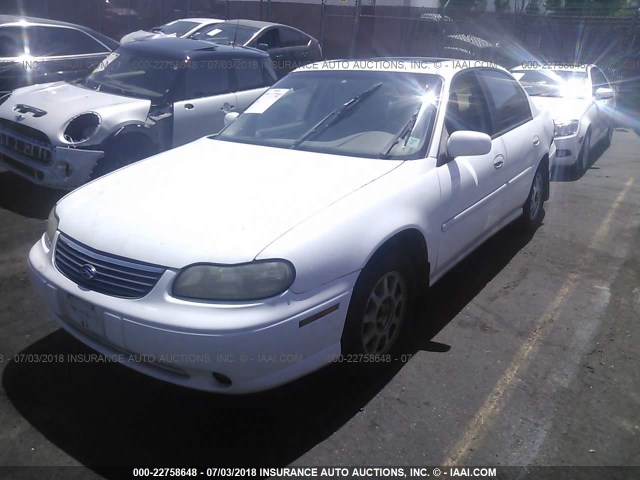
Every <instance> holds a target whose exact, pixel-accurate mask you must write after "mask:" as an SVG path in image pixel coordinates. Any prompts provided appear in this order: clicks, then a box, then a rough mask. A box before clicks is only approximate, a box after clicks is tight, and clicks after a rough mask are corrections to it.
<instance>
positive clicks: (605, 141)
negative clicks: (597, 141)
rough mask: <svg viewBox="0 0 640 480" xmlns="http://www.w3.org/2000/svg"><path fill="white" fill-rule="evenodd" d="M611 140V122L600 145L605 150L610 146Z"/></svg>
mask: <svg viewBox="0 0 640 480" xmlns="http://www.w3.org/2000/svg"><path fill="white" fill-rule="evenodd" d="M612 139H613V120H612V121H611V123H610V124H609V128H608V129H607V134H606V135H605V137H604V139H603V140H602V144H603V145H604V147H605V148H609V146H610V145H611V140H612Z"/></svg>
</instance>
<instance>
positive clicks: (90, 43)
mask: <svg viewBox="0 0 640 480" xmlns="http://www.w3.org/2000/svg"><path fill="white" fill-rule="evenodd" d="M28 31H29V33H28V36H29V40H30V45H29V46H30V54H31V55H33V56H58V55H64V56H66V55H86V54H92V53H107V52H108V51H109V50H108V49H107V48H106V47H105V46H104V45H102V44H101V43H100V42H97V41H96V40H94V39H93V38H92V37H90V36H89V35H87V34H86V33H84V32H81V31H80V30H76V29H75V28H66V27H46V26H35V27H29V28H28Z"/></svg>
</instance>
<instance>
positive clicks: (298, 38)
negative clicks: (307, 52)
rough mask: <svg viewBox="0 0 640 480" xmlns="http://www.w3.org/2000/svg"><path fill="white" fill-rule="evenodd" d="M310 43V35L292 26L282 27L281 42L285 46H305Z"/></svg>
mask: <svg viewBox="0 0 640 480" xmlns="http://www.w3.org/2000/svg"><path fill="white" fill-rule="evenodd" d="M308 43H309V37H307V36H306V35H305V34H304V33H302V32H298V31H297V30H294V29H292V28H284V27H281V28H280V44H281V45H282V46H283V47H304V46H306V45H307V44H308Z"/></svg>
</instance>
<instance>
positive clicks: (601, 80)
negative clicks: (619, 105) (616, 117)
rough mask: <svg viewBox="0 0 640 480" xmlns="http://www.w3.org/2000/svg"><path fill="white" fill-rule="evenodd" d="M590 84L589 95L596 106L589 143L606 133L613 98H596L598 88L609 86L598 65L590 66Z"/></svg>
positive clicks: (610, 116)
mask: <svg viewBox="0 0 640 480" xmlns="http://www.w3.org/2000/svg"><path fill="white" fill-rule="evenodd" d="M591 84H592V89H591V95H592V97H593V102H594V104H595V106H596V114H595V117H594V120H593V125H592V131H593V136H594V137H593V140H592V141H591V143H592V144H594V143H595V141H596V140H597V139H600V138H602V137H603V136H604V135H606V134H607V130H608V129H609V125H610V124H611V121H612V119H613V111H614V109H615V100H614V99H613V98H605V99H602V100H598V99H597V98H596V91H597V90H598V89H599V88H611V85H610V84H609V81H608V80H607V77H606V76H605V75H604V73H602V70H600V69H599V68H598V67H591Z"/></svg>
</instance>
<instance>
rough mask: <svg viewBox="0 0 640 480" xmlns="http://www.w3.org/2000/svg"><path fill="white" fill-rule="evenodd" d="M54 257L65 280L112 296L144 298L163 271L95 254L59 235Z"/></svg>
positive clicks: (100, 253)
mask: <svg viewBox="0 0 640 480" xmlns="http://www.w3.org/2000/svg"><path fill="white" fill-rule="evenodd" d="M54 258H55V265H56V267H57V269H58V270H60V272H61V273H62V274H63V275H64V276H65V277H67V278H68V279H70V280H72V281H74V282H75V283H77V284H78V285H79V286H81V287H84V288H87V289H89V290H93V291H95V292H99V293H104V294H105V295H111V296H114V297H123V298H141V297H144V296H145V295H147V294H148V293H149V292H150V291H151V290H152V289H153V287H154V286H155V285H156V283H158V280H159V279H160V277H161V276H162V274H163V273H164V271H165V268H164V267H160V266H158V265H150V264H147V263H142V262H136V261H132V260H126V259H124V258H120V257H116V256H114V255H111V254H109V253H104V252H98V251H96V250H93V249H92V248H89V247H87V246H84V245H82V244H80V243H78V242H76V241H74V240H71V239H70V238H68V237H66V236H64V235H62V234H60V235H59V236H58V241H57V243H56V250H55V254H54Z"/></svg>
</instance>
